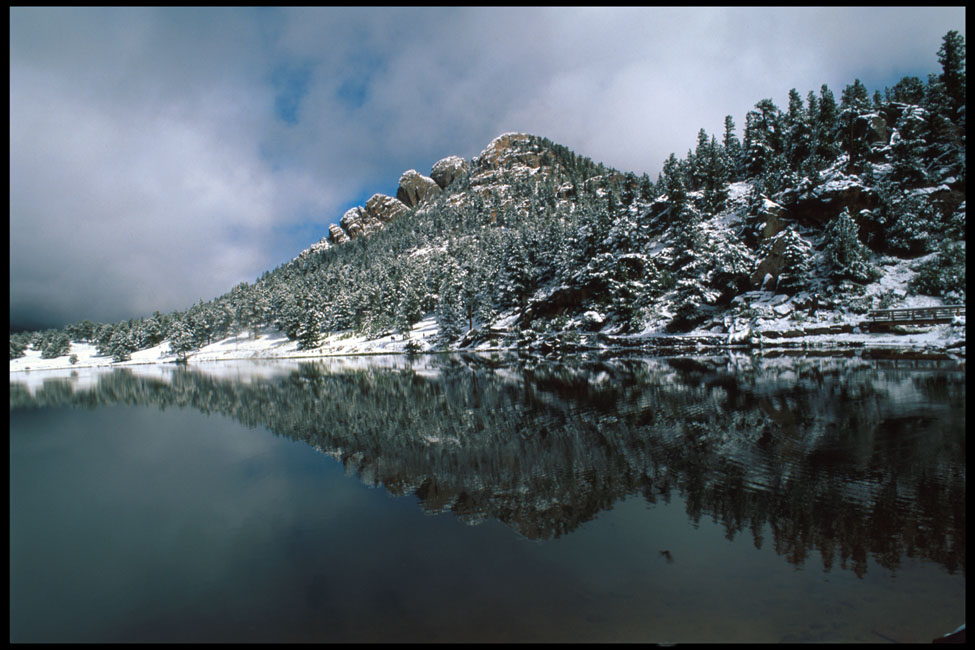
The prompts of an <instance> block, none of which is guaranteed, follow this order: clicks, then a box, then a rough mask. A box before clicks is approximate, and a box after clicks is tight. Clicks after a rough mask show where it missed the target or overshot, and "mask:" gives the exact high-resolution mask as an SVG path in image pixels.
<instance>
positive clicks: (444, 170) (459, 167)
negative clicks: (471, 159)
mask: <svg viewBox="0 0 975 650" xmlns="http://www.w3.org/2000/svg"><path fill="white" fill-rule="evenodd" d="M466 173H467V161H466V160H464V159H463V158H461V157H459V156H448V157H446V158H443V159H442V160H438V161H437V162H435V163H434V164H433V169H431V170H430V178H432V179H433V180H434V181H435V182H436V183H437V185H439V186H440V189H443V190H445V189H447V187H448V186H449V185H450V184H451V183H453V182H454V181H455V180H456V179H457V178H459V177H460V176H463V175H464V174H466Z"/></svg>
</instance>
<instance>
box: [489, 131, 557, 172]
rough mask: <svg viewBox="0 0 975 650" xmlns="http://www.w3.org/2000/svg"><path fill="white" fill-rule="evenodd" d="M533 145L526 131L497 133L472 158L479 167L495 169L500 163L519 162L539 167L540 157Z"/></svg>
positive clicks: (508, 164)
mask: <svg viewBox="0 0 975 650" xmlns="http://www.w3.org/2000/svg"><path fill="white" fill-rule="evenodd" d="M536 149H537V148H536V147H534V146H533V139H532V136H530V135H528V134H527V133H505V134H503V135H499V136H498V137H496V138H495V139H494V140H492V141H491V143H490V144H489V145H488V146H487V147H485V148H484V151H482V152H481V153H480V155H478V156H477V158H475V159H474V164H475V166H476V167H478V168H480V169H496V168H498V167H500V166H501V165H502V164H505V165H506V166H510V165H511V164H512V163H515V162H519V163H521V164H523V165H527V166H528V167H534V168H538V167H541V157H540V155H539V152H538V151H537V150H536Z"/></svg>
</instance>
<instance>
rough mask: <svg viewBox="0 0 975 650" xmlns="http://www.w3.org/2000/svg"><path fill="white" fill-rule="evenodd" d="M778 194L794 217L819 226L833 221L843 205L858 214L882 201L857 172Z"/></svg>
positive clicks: (871, 208) (804, 222)
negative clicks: (860, 180) (798, 191)
mask: <svg viewBox="0 0 975 650" xmlns="http://www.w3.org/2000/svg"><path fill="white" fill-rule="evenodd" d="M776 197H777V198H779V199H780V200H781V203H782V204H783V205H784V206H785V208H786V209H787V210H788V212H789V215H790V216H791V217H793V218H795V219H796V220H798V221H799V222H801V223H803V224H805V225H809V226H815V227H817V228H821V227H823V226H825V225H826V224H827V223H829V222H830V221H832V220H833V218H835V217H836V215H838V214H840V213H841V212H843V210H844V208H845V209H847V210H849V211H850V214H852V215H858V214H860V213H861V212H862V211H863V210H875V209H877V206H878V205H879V203H880V201H879V198H878V196H877V193H876V192H875V191H874V190H873V189H872V188H869V187H866V186H864V185H862V184H861V183H860V182H859V180H858V179H857V178H856V177H855V176H854V177H841V178H838V179H833V180H830V181H827V182H826V183H824V184H823V185H821V186H819V187H817V188H815V189H814V190H811V191H809V192H803V193H802V194H798V193H797V192H786V193H783V194H781V195H776ZM861 225H862V224H861Z"/></svg>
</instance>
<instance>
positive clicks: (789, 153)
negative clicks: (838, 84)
mask: <svg viewBox="0 0 975 650" xmlns="http://www.w3.org/2000/svg"><path fill="white" fill-rule="evenodd" d="M812 148H813V143H812V126H811V124H810V122H809V116H808V114H807V113H806V110H805V108H804V107H803V103H802V98H801V97H800V96H799V93H798V92H796V89H795V88H793V89H792V90H790V91H789V111H788V113H786V116H785V150H786V151H785V154H786V160H787V161H788V165H789V169H791V170H792V171H795V172H798V171H799V170H800V168H801V166H802V163H803V162H805V160H806V159H807V158H808V157H809V156H810V155H811V154H812Z"/></svg>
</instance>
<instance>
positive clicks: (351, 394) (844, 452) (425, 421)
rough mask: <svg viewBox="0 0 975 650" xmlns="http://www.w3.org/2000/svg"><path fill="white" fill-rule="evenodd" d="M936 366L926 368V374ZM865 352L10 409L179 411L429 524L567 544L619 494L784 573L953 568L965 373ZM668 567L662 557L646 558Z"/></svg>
mask: <svg viewBox="0 0 975 650" xmlns="http://www.w3.org/2000/svg"><path fill="white" fill-rule="evenodd" d="M940 365H942V364H939V366H940ZM944 365H946V366H948V367H938V368H934V367H931V368H927V369H920V370H917V369H900V368H891V367H882V364H880V363H878V362H875V361H869V360H862V359H831V358H796V359H768V358H760V357H751V356H737V355H731V356H721V357H701V358H679V359H625V358H623V359H611V360H579V361H577V362H574V363H557V364H556V363H528V364H526V363H509V362H503V363H501V362H493V361H489V360H487V359H483V358H479V357H473V358H464V359H462V358H459V357H447V356H439V357H423V358H420V359H418V360H416V362H415V363H414V362H406V361H405V360H404V361H402V362H401V365H400V367H393V368H388V367H387V368H381V367H374V366H372V367H371V366H366V367H363V368H359V369H351V370H341V369H338V370H336V369H334V368H332V367H331V366H330V364H329V363H327V362H310V363H302V364H300V365H298V366H297V367H295V368H293V369H292V370H290V371H288V372H286V373H283V374H275V373H273V372H270V373H265V376H263V377H259V376H258V377H250V378H249V380H248V381H246V382H245V381H239V380H237V379H227V378H222V377H221V376H215V375H211V374H208V373H206V372H202V371H200V370H198V369H194V368H193V367H189V368H175V369H172V370H171V371H170V370H166V371H165V372H164V373H163V375H162V376H159V375H158V374H157V376H156V377H141V376H139V374H137V373H135V372H132V371H130V370H115V371H114V372H110V373H106V374H103V375H101V376H100V377H99V378H98V381H97V383H93V384H92V385H90V386H89V387H87V388H83V389H82V388H78V387H76V386H74V384H73V383H72V381H71V380H68V379H61V380H47V381H45V382H44V383H43V385H42V386H41V387H40V388H39V389H37V390H36V391H33V394H32V391H30V390H28V389H27V388H26V387H25V386H24V385H23V384H20V383H15V382H12V383H11V385H10V388H11V398H10V399H11V402H10V404H11V408H15V407H31V406H55V405H66V404H70V405H76V406H87V407H95V406H98V405H103V404H138V405H155V406H158V407H160V408H165V407H170V406H190V407H193V408H196V409H198V410H200V411H202V412H204V413H211V412H215V413H221V414H226V415H229V416H232V417H233V418H235V419H237V420H239V421H240V422H242V423H244V424H246V425H248V426H251V427H254V426H262V427H266V428H267V429H269V430H271V431H272V432H274V433H275V434H277V435H280V436H286V437H288V438H291V439H295V440H301V441H304V442H306V443H308V444H309V445H312V446H314V447H315V448H316V449H318V450H320V451H322V452H323V453H326V454H328V455H330V456H333V457H334V458H336V459H338V460H339V461H341V463H342V464H343V465H344V466H345V468H346V471H347V472H349V473H354V474H355V475H357V476H358V477H359V479H360V480H361V481H363V482H364V483H366V484H369V485H377V486H379V485H381V486H383V487H385V489H386V490H388V491H389V492H390V493H392V494H394V495H406V494H414V495H416V497H417V498H418V500H419V503H420V506H421V507H422V508H423V510H424V511H426V512H429V513H441V512H450V513H452V514H453V515H455V516H457V517H459V518H461V519H463V520H465V521H467V522H470V523H476V522H479V521H482V520H484V519H486V518H492V519H496V520H499V521H501V522H504V523H505V524H506V525H508V526H510V527H511V528H513V529H514V530H516V531H517V532H518V533H520V534H521V535H523V536H525V537H527V538H531V539H549V538H554V537H558V536H561V535H566V534H569V533H571V532H572V531H573V530H575V529H576V528H577V527H579V526H580V525H581V524H582V523H584V522H586V521H588V520H590V519H592V518H594V517H595V516H596V515H597V514H598V513H599V512H601V511H603V510H606V509H609V508H611V507H613V505H614V504H615V503H617V502H619V501H620V500H622V499H624V498H625V497H627V496H629V495H634V494H639V495H642V496H643V497H644V498H645V499H646V500H647V501H648V502H650V503H654V502H656V501H658V500H663V501H669V499H670V497H671V495H672V494H673V493H675V492H676V493H677V494H678V495H679V496H680V498H681V500H682V501H683V502H685V503H686V504H687V515H688V517H690V519H691V520H692V521H693V522H695V524H696V523H697V522H699V521H700V519H701V518H702V517H710V518H711V519H713V520H714V521H716V522H719V523H720V524H721V525H722V526H723V527H724V529H725V531H726V536H727V538H728V539H733V538H735V537H736V536H738V535H750V536H751V537H752V538H753V540H754V544H755V546H756V547H758V548H762V547H763V546H765V545H769V544H770V545H772V547H773V548H774V550H775V552H776V553H777V554H779V555H781V556H783V557H784V558H786V559H787V560H788V561H789V562H791V563H793V564H795V565H803V564H804V563H806V562H807V561H812V560H811V558H810V556H814V557H815V556H816V555H818V556H819V558H820V561H821V562H822V565H823V568H824V569H825V570H827V571H829V570H831V569H832V568H833V567H834V565H835V564H836V563H837V562H838V564H839V566H840V567H842V568H844V569H849V570H852V571H853V572H854V573H855V574H856V575H858V576H861V577H862V576H863V575H864V573H865V572H866V568H867V558H868V557H873V559H874V560H875V561H876V562H877V563H878V564H880V565H881V566H883V567H886V568H889V569H895V568H897V567H898V566H899V564H900V562H901V559H902V558H903V557H904V556H907V557H913V558H921V559H926V560H931V561H934V562H937V563H939V564H941V565H943V566H944V567H945V568H946V569H947V570H948V571H949V572H952V573H954V572H956V571H961V572H962V573H963V574H964V572H965V374H964V365H963V363H961V364H960V365H952V364H951V363H948V364H944ZM660 553H661V555H664V554H666V555H664V557H666V559H667V561H673V559H672V557H671V555H670V552H669V551H660Z"/></svg>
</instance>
